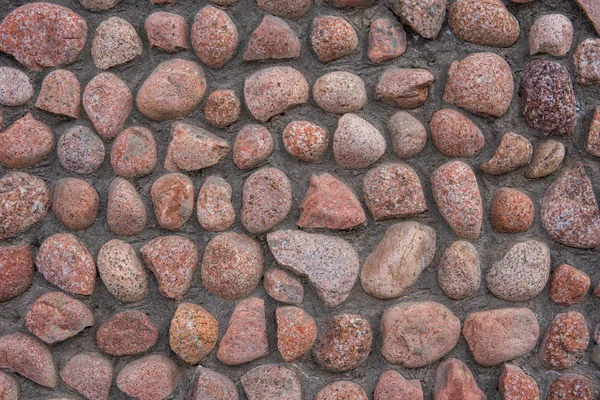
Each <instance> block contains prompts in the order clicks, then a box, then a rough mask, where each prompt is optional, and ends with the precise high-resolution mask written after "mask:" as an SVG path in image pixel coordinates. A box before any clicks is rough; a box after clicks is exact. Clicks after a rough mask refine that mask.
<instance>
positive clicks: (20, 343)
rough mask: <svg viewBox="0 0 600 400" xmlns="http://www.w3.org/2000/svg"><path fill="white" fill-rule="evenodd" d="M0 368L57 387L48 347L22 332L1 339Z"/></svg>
mask: <svg viewBox="0 0 600 400" xmlns="http://www.w3.org/2000/svg"><path fill="white" fill-rule="evenodd" d="M0 368H7V369H10V370H12V371H14V372H16V373H17V374H19V375H22V376H24V377H25V378H27V379H29V380H32V381H33V382H35V383H37V384H39V385H42V386H46V387H49V388H54V387H56V383H57V380H58V378H57V376H56V369H55V367H54V361H53V360H52V353H51V352H50V349H49V348H48V346H46V345H45V344H44V343H42V342H41V341H39V340H38V339H36V338H34V337H33V336H29V335H26V334H24V333H20V332H16V333H12V334H10V335H5V336H2V337H0Z"/></svg>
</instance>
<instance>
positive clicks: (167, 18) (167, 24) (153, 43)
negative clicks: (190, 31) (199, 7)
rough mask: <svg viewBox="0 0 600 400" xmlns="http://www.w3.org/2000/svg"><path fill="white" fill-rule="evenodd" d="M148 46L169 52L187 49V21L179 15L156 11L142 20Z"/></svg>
mask: <svg viewBox="0 0 600 400" xmlns="http://www.w3.org/2000/svg"><path fill="white" fill-rule="evenodd" d="M144 28H145V29H146V36H148V41H149V42H150V47H158V48H159V49H161V50H164V51H167V52H169V53H175V52H177V51H180V50H185V49H187V23H186V22H185V18H183V17H182V16H181V15H177V14H173V13H169V12H164V11H158V12H155V13H152V14H150V15H149V16H148V18H146V22H144Z"/></svg>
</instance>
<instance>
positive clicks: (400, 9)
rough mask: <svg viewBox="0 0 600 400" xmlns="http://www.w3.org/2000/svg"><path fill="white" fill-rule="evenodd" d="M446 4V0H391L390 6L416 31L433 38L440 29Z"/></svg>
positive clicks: (427, 37)
mask: <svg viewBox="0 0 600 400" xmlns="http://www.w3.org/2000/svg"><path fill="white" fill-rule="evenodd" d="M447 4H448V1H447V0H393V1H392V2H391V3H390V7H391V9H392V11H393V12H394V14H396V15H397V16H399V17H400V19H401V20H402V22H403V23H404V24H406V25H408V26H410V27H411V28H412V29H413V30H414V31H415V32H416V33H418V34H419V35H421V36H423V37H424V38H426V39H435V37H436V36H437V35H438V33H439V32H440V29H442V23H443V22H444V17H445V16H446V6H447Z"/></svg>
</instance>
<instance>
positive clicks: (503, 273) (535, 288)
mask: <svg viewBox="0 0 600 400" xmlns="http://www.w3.org/2000/svg"><path fill="white" fill-rule="evenodd" d="M549 276H550V249H549V248H548V246H546V244H544V243H542V242H538V241H537V240H527V241H524V242H519V243H517V244H515V245H514V246H512V247H511V248H510V250H508V252H507V253H506V255H504V257H503V258H502V259H501V260H500V261H498V262H495V263H494V264H493V265H492V267H491V268H490V269H489V270H488V272H487V275H486V276H485V280H486V282H487V287H488V289H489V291H490V292H492V294H494V295H495V296H496V297H499V298H501V299H503V300H508V301H527V300H530V299H532V298H534V297H535V296H537V295H538V294H540V292H541V291H542V290H543V289H544V286H546V282H547V281H548V277H549Z"/></svg>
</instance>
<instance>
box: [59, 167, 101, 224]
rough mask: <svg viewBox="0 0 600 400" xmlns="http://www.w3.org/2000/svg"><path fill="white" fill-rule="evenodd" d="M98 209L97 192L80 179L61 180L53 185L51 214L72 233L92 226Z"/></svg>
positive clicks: (98, 198) (98, 199) (98, 197)
mask: <svg viewBox="0 0 600 400" xmlns="http://www.w3.org/2000/svg"><path fill="white" fill-rule="evenodd" d="M99 207H100V196H99V195H98V192H97V191H96V189H94V188H93V187H92V186H91V185H90V184H89V183H87V182H86V181H84V180H82V179H77V178H62V179H60V180H58V181H57V182H56V185H54V193H52V213H53V214H54V215H55V216H56V218H57V219H58V220H59V221H60V222H62V223H63V224H64V225H65V226H66V227H67V228H69V229H70V230H72V231H81V230H84V229H87V228H89V227H90V226H92V225H93V223H94V222H95V221H96V217H97V216H98V209H99Z"/></svg>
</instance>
